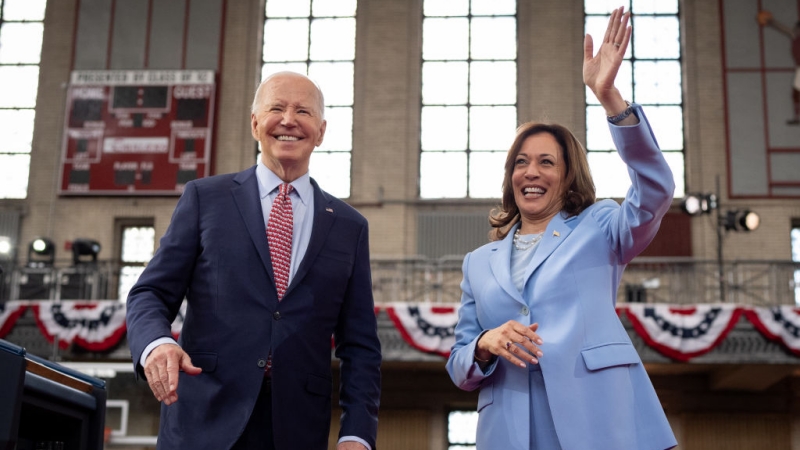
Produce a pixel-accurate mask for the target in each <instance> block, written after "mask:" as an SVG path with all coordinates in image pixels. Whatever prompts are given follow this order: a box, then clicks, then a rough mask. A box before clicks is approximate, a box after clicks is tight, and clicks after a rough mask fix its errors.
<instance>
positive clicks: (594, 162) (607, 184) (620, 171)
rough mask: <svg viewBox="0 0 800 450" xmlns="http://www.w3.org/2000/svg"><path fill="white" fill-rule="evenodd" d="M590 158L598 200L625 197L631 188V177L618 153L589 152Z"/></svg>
mask: <svg viewBox="0 0 800 450" xmlns="http://www.w3.org/2000/svg"><path fill="white" fill-rule="evenodd" d="M588 156H589V168H590V169H591V171H592V178H593V179H594V186H595V188H596V189H597V198H623V197H625V194H626V193H627V192H628V188H629V187H631V177H630V176H629V175H628V167H627V166H626V165H625V163H624V162H622V159H621V158H620V157H619V155H618V154H617V152H611V153H605V152H589V155H588Z"/></svg>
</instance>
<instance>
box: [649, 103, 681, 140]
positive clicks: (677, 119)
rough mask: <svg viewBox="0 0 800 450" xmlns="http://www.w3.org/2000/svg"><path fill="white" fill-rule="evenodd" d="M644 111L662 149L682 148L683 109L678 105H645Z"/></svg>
mask: <svg viewBox="0 0 800 450" xmlns="http://www.w3.org/2000/svg"><path fill="white" fill-rule="evenodd" d="M644 112H645V114H646V115H647V119H648V121H649V122H650V127H651V128H652V129H653V134H654V135H655V136H656V140H657V141H658V146H659V147H660V148H661V149H662V150H683V109H682V108H681V107H680V106H647V107H645V109H644Z"/></svg>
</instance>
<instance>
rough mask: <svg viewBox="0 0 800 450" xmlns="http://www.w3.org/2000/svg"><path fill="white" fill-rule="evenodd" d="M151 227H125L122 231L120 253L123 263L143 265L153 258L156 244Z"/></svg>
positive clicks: (154, 233)
mask: <svg viewBox="0 0 800 450" xmlns="http://www.w3.org/2000/svg"><path fill="white" fill-rule="evenodd" d="M155 236H156V231H155V228H153V227H127V228H125V229H124V230H123V231H122V252H121V254H120V259H122V262H124V263H144V262H148V261H150V260H151V259H152V258H153V249H154V248H155V243H156V238H155Z"/></svg>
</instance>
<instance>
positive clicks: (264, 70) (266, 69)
mask: <svg viewBox="0 0 800 450" xmlns="http://www.w3.org/2000/svg"><path fill="white" fill-rule="evenodd" d="M286 70H288V71H291V72H297V73H302V74H304V75H308V64H306V63H304V62H296V63H269V64H264V65H263V66H261V80H262V81H263V80H264V79H265V78H267V77H268V76H270V75H272V74H273V73H276V72H283V71H286ZM326 100H327V99H326Z"/></svg>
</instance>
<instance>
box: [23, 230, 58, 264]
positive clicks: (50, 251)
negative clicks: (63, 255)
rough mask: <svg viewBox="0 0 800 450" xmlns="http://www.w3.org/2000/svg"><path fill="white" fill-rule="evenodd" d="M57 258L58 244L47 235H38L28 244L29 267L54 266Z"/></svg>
mask: <svg viewBox="0 0 800 450" xmlns="http://www.w3.org/2000/svg"><path fill="white" fill-rule="evenodd" d="M55 259H56V245H55V244H54V243H53V241H51V240H50V239H48V238H46V237H37V238H35V239H34V240H32V241H31V243H30V244H28V267H48V266H52V265H53V262H54V261H55Z"/></svg>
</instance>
